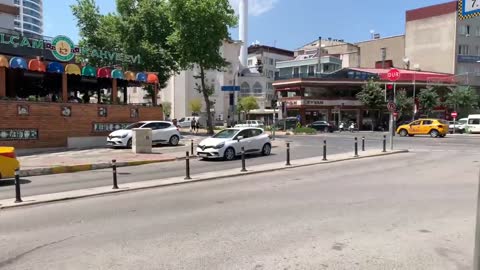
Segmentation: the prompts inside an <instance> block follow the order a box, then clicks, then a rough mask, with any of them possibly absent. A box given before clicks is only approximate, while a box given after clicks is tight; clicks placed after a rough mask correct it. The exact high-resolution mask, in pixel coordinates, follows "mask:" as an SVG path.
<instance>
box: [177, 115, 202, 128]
mask: <svg viewBox="0 0 480 270" xmlns="http://www.w3.org/2000/svg"><path fill="white" fill-rule="evenodd" d="M200 118H201V117H200V116H187V117H183V118H182V119H180V120H178V123H177V125H178V126H180V127H181V128H190V127H191V125H192V121H193V119H195V121H197V122H198V121H201V119H200ZM200 126H202V123H200Z"/></svg>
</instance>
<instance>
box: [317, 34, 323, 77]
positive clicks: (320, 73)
mask: <svg viewBox="0 0 480 270" xmlns="http://www.w3.org/2000/svg"><path fill="white" fill-rule="evenodd" d="M321 75H322V37H318V77H319V78H320V76H321Z"/></svg>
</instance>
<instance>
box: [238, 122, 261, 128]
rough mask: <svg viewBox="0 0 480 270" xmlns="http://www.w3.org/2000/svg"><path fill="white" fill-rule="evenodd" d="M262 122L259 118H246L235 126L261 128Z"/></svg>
mask: <svg viewBox="0 0 480 270" xmlns="http://www.w3.org/2000/svg"><path fill="white" fill-rule="evenodd" d="M263 126H264V124H263V122H262V121H260V120H247V121H246V122H245V123H241V124H236V125H235V127H236V128H241V127H256V128H263Z"/></svg>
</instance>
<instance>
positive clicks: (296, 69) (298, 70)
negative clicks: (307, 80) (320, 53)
mask: <svg viewBox="0 0 480 270" xmlns="http://www.w3.org/2000/svg"><path fill="white" fill-rule="evenodd" d="M298 76H300V69H299V68H298V67H296V68H293V77H298Z"/></svg>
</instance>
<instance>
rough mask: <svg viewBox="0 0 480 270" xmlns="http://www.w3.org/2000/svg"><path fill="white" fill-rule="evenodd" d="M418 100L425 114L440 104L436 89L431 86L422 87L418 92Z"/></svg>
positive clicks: (428, 114)
mask: <svg viewBox="0 0 480 270" xmlns="http://www.w3.org/2000/svg"><path fill="white" fill-rule="evenodd" d="M418 101H419V102H420V107H421V110H422V111H423V113H425V114H426V115H427V116H430V114H431V113H432V111H433V109H434V108H435V107H437V106H438V105H440V98H439V96H438V94H437V91H435V89H433V88H428V89H422V90H420V93H419V94H418Z"/></svg>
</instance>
